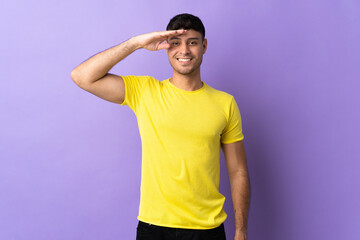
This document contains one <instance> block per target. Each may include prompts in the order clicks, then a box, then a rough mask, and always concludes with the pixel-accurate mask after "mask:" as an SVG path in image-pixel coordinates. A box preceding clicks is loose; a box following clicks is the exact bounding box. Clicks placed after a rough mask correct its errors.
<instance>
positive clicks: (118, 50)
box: [71, 38, 140, 83]
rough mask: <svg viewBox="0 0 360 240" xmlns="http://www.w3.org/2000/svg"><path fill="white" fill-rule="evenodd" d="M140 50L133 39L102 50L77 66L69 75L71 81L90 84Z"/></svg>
mask: <svg viewBox="0 0 360 240" xmlns="http://www.w3.org/2000/svg"><path fill="white" fill-rule="evenodd" d="M138 48H140V46H139V44H138V43H137V42H136V40H135V39H134V38H130V39H129V40H127V41H125V42H123V43H121V44H119V45H116V46H114V47H111V48H109V49H107V50H104V51H102V52H100V53H98V54H96V55H94V56H92V57H90V58H89V59H87V60H86V61H84V62H83V63H81V64H80V65H78V66H77V67H76V68H75V69H74V70H73V71H72V73H71V75H72V77H73V79H76V80H77V81H81V82H82V83H92V82H95V81H96V80H98V79H100V78H101V77H103V76H104V75H105V74H106V73H108V72H109V71H110V69H111V68H112V67H113V66H114V65H115V64H116V63H118V62H120V61H121V60H123V59H124V58H125V57H127V56H128V55H130V54H131V53H132V52H134V51H135V50H136V49H138Z"/></svg>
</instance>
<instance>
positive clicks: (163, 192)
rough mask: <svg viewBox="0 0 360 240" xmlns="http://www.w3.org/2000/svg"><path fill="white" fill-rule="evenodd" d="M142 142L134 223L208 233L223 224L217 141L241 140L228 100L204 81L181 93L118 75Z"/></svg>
mask: <svg viewBox="0 0 360 240" xmlns="http://www.w3.org/2000/svg"><path fill="white" fill-rule="evenodd" d="M122 78H123V79H124V82H125V100H124V102H123V103H122V104H121V105H127V106H128V107H129V108H131V109H132V110H133V111H134V113H135V114H136V117H137V121H138V126H139V132H140V137H141V142H142V170H141V188H140V194H141V197H140V206H139V215H138V220H140V221H143V222H147V223H151V224H154V225H159V226H165V227H174V228H188V229H210V228H215V227H217V226H219V225H220V224H221V223H222V222H224V221H225V219H226V217H227V214H226V213H225V211H224V210H223V205H224V202H225V197H224V196H223V195H222V194H221V193H219V180H220V150H221V142H222V143H232V142H236V141H240V140H242V139H243V138H244V136H243V133H242V126H241V117H240V112H239V109H238V106H237V104H236V101H235V99H234V97H233V96H232V95H230V94H228V93H225V92H222V91H219V90H216V89H214V88H212V87H210V86H209V85H207V84H206V83H205V82H203V83H204V84H203V86H202V88H200V89H198V90H195V91H186V90H183V89H180V88H178V87H176V86H175V85H173V84H172V83H171V82H170V81H169V79H166V80H163V81H159V80H157V79H155V78H153V77H150V76H122Z"/></svg>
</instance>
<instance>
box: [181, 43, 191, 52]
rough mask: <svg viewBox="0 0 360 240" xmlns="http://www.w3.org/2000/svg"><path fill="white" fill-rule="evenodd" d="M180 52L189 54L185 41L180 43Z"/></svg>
mask: <svg viewBox="0 0 360 240" xmlns="http://www.w3.org/2000/svg"><path fill="white" fill-rule="evenodd" d="M180 53H181V54H184V55H187V54H189V53H190V48H189V45H187V44H186V43H184V44H181V47H180Z"/></svg>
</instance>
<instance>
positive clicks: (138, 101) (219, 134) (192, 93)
mask: <svg viewBox="0 0 360 240" xmlns="http://www.w3.org/2000/svg"><path fill="white" fill-rule="evenodd" d="M140 48H145V49H147V50H151V51H157V50H160V49H166V53H167V55H168V58H169V62H170V64H171V66H172V68H173V75H172V77H171V78H169V79H166V80H163V81H159V80H157V79H155V78H153V77H150V76H117V75H114V74H110V73H108V71H109V70H110V69H111V68H112V67H113V66H114V65H115V64H116V63H118V62H119V61H121V60H122V59H124V58H125V57H126V56H128V55H129V54H131V53H132V52H134V51H135V50H137V49H140ZM206 49H207V39H206V38H205V29H204V26H203V24H202V22H201V20H200V19H199V18H198V17H196V16H193V15H191V14H180V15H177V16H175V17H174V18H172V19H171V20H170V22H169V24H168V26H167V31H159V32H152V33H148V34H143V35H139V36H135V37H132V38H130V39H129V40H127V41H125V42H123V43H121V44H119V45H117V46H114V47H112V48H110V49H107V50H105V51H103V52H100V53H98V54H97V55H95V56H93V57H91V58H90V59H88V60H86V61H85V62H83V63H81V64H80V65H79V66H77V67H76V68H75V69H74V70H73V71H72V72H71V77H72V79H73V80H74V82H75V83H76V84H77V85H78V86H79V87H81V88H83V89H84V90H86V91H88V92H90V93H92V94H94V95H96V96H98V97H100V98H103V99H105V100H108V101H111V102H114V103H119V104H121V105H127V106H128V107H129V108H131V109H132V110H133V111H134V113H135V114H136V117H137V119H138V124H139V130H140V136H141V140H142V154H143V156H142V178H141V199H140V206H139V215H138V220H139V223H138V227H137V239H138V240H141V239H156V240H160V239H164V240H168V239H193V240H195V239H219V240H220V239H222V240H223V239H225V238H226V237H225V230H224V224H223V222H224V221H225V219H226V217H227V214H226V213H225V211H224V210H223V204H224V201H225V197H224V196H223V195H222V194H220V193H219V177H220V162H219V160H220V149H221V147H222V149H223V152H224V155H225V160H226V165H227V169H228V173H229V179H230V185H231V195H232V200H233V206H234V212H235V240H245V239H246V229H247V217H248V209H249V195H250V184H249V178H248V171H247V164H246V155H245V149H244V143H243V138H244V135H243V133H242V126H241V117H240V112H239V109H238V106H237V104H236V101H235V99H234V97H233V96H232V95H230V94H228V93H225V92H222V91H219V90H216V89H214V88H212V87H210V86H209V85H207V84H206V83H205V82H203V81H201V77H200V65H201V62H202V58H203V55H204V54H205V52H206Z"/></svg>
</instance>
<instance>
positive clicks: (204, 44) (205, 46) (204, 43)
mask: <svg viewBox="0 0 360 240" xmlns="http://www.w3.org/2000/svg"><path fill="white" fill-rule="evenodd" d="M202 44H203V49H204V51H203V54H205V53H206V50H207V39H206V38H204V41H203V43H202Z"/></svg>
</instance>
